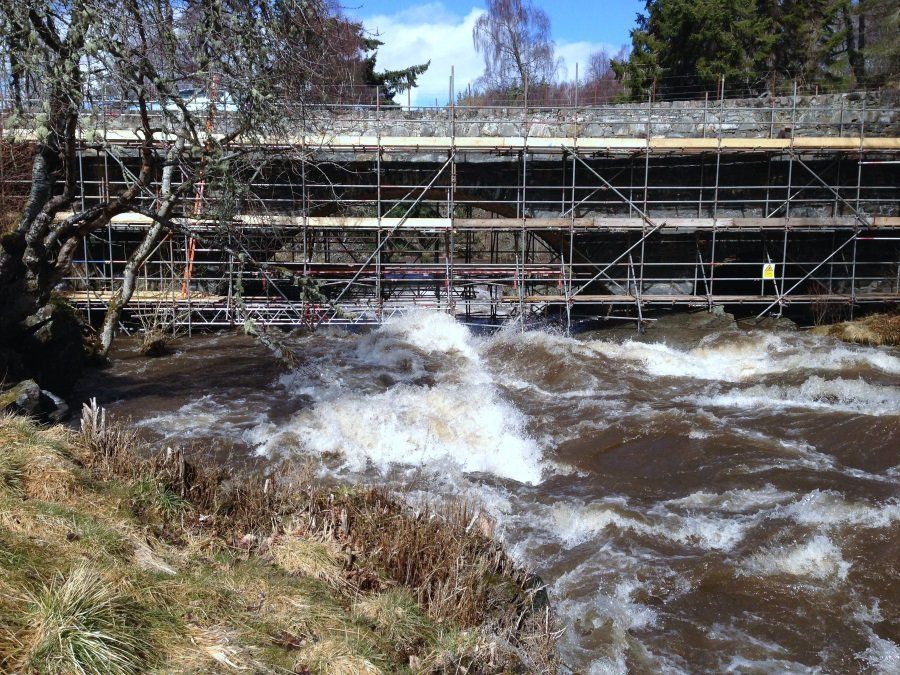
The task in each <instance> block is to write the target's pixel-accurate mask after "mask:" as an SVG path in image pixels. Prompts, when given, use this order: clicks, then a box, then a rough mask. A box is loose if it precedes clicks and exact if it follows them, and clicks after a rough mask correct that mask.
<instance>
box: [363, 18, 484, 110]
mask: <svg viewBox="0 0 900 675" xmlns="http://www.w3.org/2000/svg"><path fill="white" fill-rule="evenodd" d="M482 12H483V10H481V9H478V8H473V9H472V10H471V11H470V12H469V13H468V14H467V15H466V16H464V17H461V16H458V15H454V14H453V13H452V12H449V11H448V10H447V9H446V8H445V7H444V5H443V4H442V3H439V2H438V3H429V4H425V5H417V6H415V7H411V8H409V9H406V10H404V11H402V12H399V13H397V14H392V15H390V16H386V15H380V16H373V17H371V18H367V19H364V20H363V24H364V25H365V27H366V29H367V30H369V31H371V32H372V33H375V34H377V35H378V39H379V40H381V41H382V42H384V46H383V47H381V48H380V49H379V50H378V68H379V70H386V69H394V68H405V67H407V66H411V65H414V64H417V63H424V62H425V61H428V60H430V61H431V67H430V68H429V69H428V70H427V71H426V72H425V73H424V74H423V75H420V76H419V86H418V87H416V88H415V89H414V90H413V92H412V96H411V98H412V103H413V105H434V102H435V100H437V101H438V103H440V104H444V103H446V101H447V95H448V93H449V89H450V68H451V66H452V67H455V69H456V89H457V91H462V89H463V88H464V87H466V86H467V85H468V84H469V83H470V82H473V81H474V80H476V79H477V78H478V76H479V75H481V72H482V71H483V70H484V61H483V59H482V57H481V55H480V54H477V53H476V52H475V48H474V47H473V46H472V28H473V27H474V26H475V21H476V20H477V19H478V17H479V16H480V15H481V14H482ZM399 98H401V99H403V98H405V96H400V97H399Z"/></svg>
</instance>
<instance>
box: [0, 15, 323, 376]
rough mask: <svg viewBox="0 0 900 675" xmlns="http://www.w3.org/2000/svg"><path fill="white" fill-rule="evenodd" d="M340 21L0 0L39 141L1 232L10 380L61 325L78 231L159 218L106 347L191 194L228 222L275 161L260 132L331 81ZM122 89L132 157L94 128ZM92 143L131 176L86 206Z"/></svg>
mask: <svg viewBox="0 0 900 675" xmlns="http://www.w3.org/2000/svg"><path fill="white" fill-rule="evenodd" d="M335 25H336V24H335V15H334V12H333V8H332V7H331V6H330V3H329V2H328V0H0V45H2V47H0V54H2V55H3V57H4V58H5V60H6V62H7V63H6V64H5V65H6V66H7V69H8V71H9V72H10V78H9V86H10V88H11V89H12V92H11V93H12V100H13V102H14V104H15V106H16V109H15V111H14V113H13V116H12V117H13V118H14V119H15V121H16V124H17V125H18V127H19V128H20V129H21V128H25V127H27V126H29V125H30V128H31V132H32V138H34V139H36V151H35V153H34V159H33V162H32V171H31V186H30V190H29V193H28V195H27V197H26V199H25V203H24V206H23V207H22V208H21V212H20V216H19V217H18V219H17V222H16V223H15V224H14V226H13V227H12V228H10V231H8V232H5V233H4V234H3V235H2V241H0V244H2V246H0V357H2V358H0V369H3V368H5V370H6V371H7V372H5V373H0V377H4V376H9V377H16V376H17V373H16V372H15V371H16V370H17V368H16V365H17V364H16V363H15V361H16V357H15V355H11V354H12V353H13V352H15V351H16V350H21V349H27V343H28V342H29V340H30V339H31V338H32V337H33V336H34V335H35V334H36V332H37V331H39V330H40V329H41V327H42V326H44V325H46V324H48V323H49V322H52V321H53V317H52V316H51V315H52V314H53V312H52V311H51V310H50V309H48V308H49V307H51V294H52V292H53V290H54V289H55V288H56V287H57V285H58V284H59V282H60V281H61V279H62V278H63V276H64V274H65V273H66V272H67V271H68V269H69V268H70V266H71V262H72V259H73V256H74V254H75V252H76V250H77V249H78V247H79V244H80V242H81V240H82V239H83V238H84V237H85V236H86V235H87V234H88V233H90V232H92V231H94V230H96V229H98V228H101V227H104V226H105V225H106V224H107V223H108V222H109V221H110V219H111V218H113V217H114V216H116V215H118V214H121V213H126V212H136V213H140V214H143V215H145V216H147V217H148V218H150V219H151V220H152V222H153V223H154V225H153V226H151V227H150V228H148V230H147V232H146V234H145V237H144V240H143V242H142V243H141V245H140V246H139V247H138V249H137V250H136V251H135V253H134V254H133V255H132V257H131V259H130V260H129V261H128V265H127V266H126V273H125V281H124V284H123V286H122V287H121V288H119V289H118V290H117V291H116V293H115V294H114V296H113V299H112V301H111V303H110V311H109V314H108V317H107V321H106V325H105V327H104V329H103V331H102V336H103V339H102V345H101V349H102V351H104V352H105V351H106V350H108V348H109V344H110V343H111V341H112V335H113V333H114V328H115V325H116V322H117V319H118V317H119V313H120V311H121V308H122V307H123V306H124V305H125V303H127V301H128V300H129V298H130V297H131V294H132V293H133V291H134V278H135V274H136V271H137V270H138V269H139V268H140V267H141V265H142V264H143V263H144V261H145V260H146V256H147V254H148V252H149V251H150V250H151V249H152V248H153V246H154V244H155V243H156V241H157V240H158V238H159V237H160V236H161V234H163V232H165V231H172V230H173V229H177V228H182V230H183V228H184V225H183V222H184V219H183V218H180V217H181V216H184V215H186V210H188V207H186V206H185V205H186V204H190V205H191V206H190V207H189V210H190V213H191V215H198V214H199V215H202V216H204V217H206V218H213V219H217V220H220V221H221V222H222V223H223V224H225V223H227V222H228V220H229V215H231V214H232V213H233V209H234V208H235V202H236V201H237V197H236V194H237V192H239V190H238V188H239V186H240V185H241V182H242V179H243V177H244V176H246V175H247V173H248V170H250V169H251V168H252V167H253V166H254V165H257V166H258V164H259V163H260V162H261V161H263V160H262V159H261V157H262V155H261V153H259V152H258V151H255V150H253V149H252V147H253V145H254V143H253V142H252V141H254V140H256V139H259V138H262V137H268V138H271V137H273V136H276V137H277V136H278V135H279V134H281V135H283V136H285V137H286V136H287V135H288V134H289V133H290V132H291V131H293V129H292V126H293V125H294V124H295V123H296V117H295V116H294V115H293V114H292V111H290V110H287V111H286V109H285V105H284V102H285V100H290V101H292V103H293V104H294V106H295V107H297V106H299V105H300V102H301V100H302V99H303V97H304V96H305V95H306V93H307V92H309V91H312V90H314V89H315V86H316V85H318V84H319V83H321V82H323V81H324V80H326V79H327V78H328V77H329V72H330V69H329V65H330V64H331V63H332V60H331V59H330V56H331V53H332V52H331V51H330V50H329V47H328V45H329V40H328V32H329V31H330V30H332V29H333V27H334V26H335ZM288 73H289V74H290V77H286V74H288ZM198 89H200V90H202V91H204V96H203V101H205V103H204V104H202V105H198V103H197V100H196V93H195V92H196V91H197V90H198ZM187 90H190V91H191V93H188V91H187ZM101 92H103V93H102V94H101ZM113 94H115V95H116V96H117V97H121V98H124V99H127V100H129V101H130V102H131V103H130V105H128V107H127V109H126V110H125V112H124V113H123V115H122V119H123V120H126V121H127V122H128V123H129V124H131V128H132V129H133V130H134V134H135V146H136V147H135V149H134V150H131V151H129V152H131V155H130V156H129V157H116V153H120V152H123V151H122V150H121V149H119V148H117V147H114V146H113V145H112V144H110V143H108V142H107V141H106V139H105V138H104V136H103V135H102V134H101V133H100V132H99V130H98V129H99V126H100V123H99V120H98V119H97V118H96V117H97V115H99V116H101V117H102V116H103V115H104V114H106V109H107V106H108V105H109V104H110V101H109V98H111V96H112V95H113ZM223 100H224V101H227V102H226V103H225V106H226V107H227V112H228V119H227V124H223V122H222V121H221V120H219V119H218V118H217V115H221V112H222V105H217V101H223ZM88 111H89V112H88ZM10 122H11V120H7V124H6V126H7V127H9V126H11V124H10ZM238 141H242V142H238ZM84 149H90V150H91V151H92V152H96V153H104V154H106V155H108V156H112V157H113V158H114V159H116V160H117V161H118V163H119V164H120V165H121V166H122V172H123V177H124V183H125V185H124V187H123V188H122V189H121V190H119V192H118V193H115V194H110V195H107V196H102V195H101V198H100V199H99V200H98V201H97V202H95V203H91V204H90V205H89V206H88V207H86V208H83V209H82V208H76V207H77V206H78V204H77V201H76V197H77V195H78V194H79V191H80V188H81V187H82V186H80V185H79V184H78V175H79V174H78V170H77V168H78V166H77V162H78V158H79V153H80V152H82V150H84ZM135 159H136V161H135ZM129 166H130V167H133V169H134V170H131V169H129V168H128V167H129ZM175 176H177V180H176V179H175ZM153 186H159V187H160V189H158V190H154V189H152V188H153ZM244 198H245V199H246V196H244ZM19 360H21V359H19ZM3 362H5V363H3ZM20 369H21V368H20Z"/></svg>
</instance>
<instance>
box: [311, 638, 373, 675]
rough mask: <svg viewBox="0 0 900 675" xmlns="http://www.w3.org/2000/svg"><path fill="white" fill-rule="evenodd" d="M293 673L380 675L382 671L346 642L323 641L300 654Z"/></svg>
mask: <svg viewBox="0 0 900 675" xmlns="http://www.w3.org/2000/svg"><path fill="white" fill-rule="evenodd" d="M294 671H295V672H301V673H302V672H304V671H307V672H309V671H312V672H313V673H318V674H319V675H380V674H381V673H383V672H384V671H383V670H382V669H381V668H380V667H379V666H378V665H376V664H375V663H373V662H372V661H371V660H369V659H368V658H366V657H365V656H362V655H360V654H359V653H358V652H357V651H356V650H355V649H354V648H353V647H352V646H351V645H350V643H348V642H343V641H340V640H325V641H323V642H317V643H315V644H312V645H309V646H308V647H305V648H304V649H303V650H302V651H301V652H300V657H299V658H298V659H297V664H296V665H295V667H294Z"/></svg>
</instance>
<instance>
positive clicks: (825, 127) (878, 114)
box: [307, 91, 900, 138]
mask: <svg viewBox="0 0 900 675" xmlns="http://www.w3.org/2000/svg"><path fill="white" fill-rule="evenodd" d="M898 102H900V92H897V91H883V92H872V93H868V94H861V93H850V94H835V95H821V96H798V97H797V99H796V101H794V99H793V97H790V96H788V97H779V98H774V99H773V98H770V97H763V98H755V99H728V100H725V101H722V102H719V101H709V102H704V101H663V102H656V103H652V104H649V103H641V104H637V103H635V104H622V105H610V106H603V107H591V108H578V109H577V110H576V109H573V108H536V109H532V108H529V109H528V110H527V111H526V110H525V109H524V108H521V107H519V108H477V109H473V108H456V109H455V110H451V109H450V108H424V109H413V110H405V109H402V108H383V109H381V110H378V111H376V110H375V109H374V108H371V107H365V108H354V109H352V110H351V111H350V112H348V111H347V110H346V109H342V110H337V111H333V110H331V111H325V110H319V111H317V113H316V114H315V115H312V114H309V113H307V120H310V119H311V118H313V117H316V118H318V119H319V121H320V123H321V126H322V128H326V129H327V130H328V131H329V133H335V134H353V135H360V136H376V135H378V134H379V133H380V134H381V135H382V136H422V137H428V136H449V135H451V133H454V134H455V135H456V136H483V137H504V136H523V135H526V130H527V135H529V136H535V137H559V136H562V137H572V136H576V135H577V136H582V137H599V138H605V137H630V138H634V137H639V138H644V137H647V136H651V137H653V136H665V137H669V138H690V137H694V138H696V137H716V136H719V135H721V136H743V137H758V138H768V137H776V138H777V137H785V136H790V135H791V133H792V130H793V134H794V135H796V136H850V137H857V136H859V135H860V133H861V132H862V133H864V134H865V135H866V136H897V135H900V117H898V114H897V105H898Z"/></svg>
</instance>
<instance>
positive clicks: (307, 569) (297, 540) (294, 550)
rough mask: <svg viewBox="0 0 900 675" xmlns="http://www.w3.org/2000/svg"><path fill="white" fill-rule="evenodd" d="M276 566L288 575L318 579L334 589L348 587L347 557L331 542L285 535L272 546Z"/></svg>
mask: <svg viewBox="0 0 900 675" xmlns="http://www.w3.org/2000/svg"><path fill="white" fill-rule="evenodd" d="M272 557H273V559H274V560H275V564H276V565H278V566H279V567H280V568H282V569H283V570H285V571H287V572H290V573H291V574H299V575H302V576H306V577H311V578H313V579H319V580H320V581H324V582H325V583H326V584H328V585H329V586H331V587H332V588H334V589H344V588H346V587H347V586H348V583H349V582H348V581H347V578H346V576H345V574H344V563H345V560H346V556H345V555H344V554H343V553H342V552H341V549H340V548H339V547H338V546H337V544H335V543H334V542H333V541H328V540H324V539H322V540H318V539H312V538H309V537H304V536H296V535H285V536H283V537H281V538H279V540H278V541H277V542H275V543H274V544H273V545H272Z"/></svg>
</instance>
